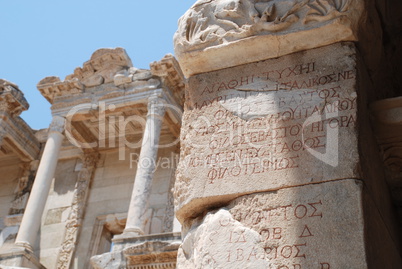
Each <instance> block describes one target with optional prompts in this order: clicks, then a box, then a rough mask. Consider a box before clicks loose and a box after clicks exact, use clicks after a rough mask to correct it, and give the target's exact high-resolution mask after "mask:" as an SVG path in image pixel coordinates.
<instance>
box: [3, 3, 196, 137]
mask: <svg viewBox="0 0 402 269" xmlns="http://www.w3.org/2000/svg"><path fill="white" fill-rule="evenodd" d="M194 2H195V0H173V1H172V0H170V1H168V0H153V1H139V0H131V1H128V0H126V1H124V0H113V1H111V0H110V1H104V0H97V1H95V0H79V1H78V0H69V1H57V0H52V1H50V0H39V1H28V0H26V1H20V0H8V1H6V0H4V1H0V10H1V13H2V14H1V16H0V27H1V39H0V78H3V79H6V80H9V81H12V82H14V83H16V84H17V85H18V86H19V87H20V89H21V90H22V91H23V92H24V94H25V98H26V99H27V100H28V102H29V104H30V108H29V110H28V111H25V112H23V114H22V118H23V119H24V120H25V121H27V122H28V124H29V125H30V126H31V127H32V128H34V129H41V128H47V127H48V125H49V123H50V120H51V114H50V104H49V103H48V102H47V101H46V100H45V98H44V97H42V95H41V94H40V93H39V91H38V90H37V89H36V84H37V83H38V82H39V81H40V80H41V79H43V78H44V77H47V76H58V77H60V78H61V79H62V80H63V79H64V78H65V76H66V75H68V74H71V73H73V71H74V69H75V68H76V67H78V66H82V64H83V63H84V62H85V61H87V60H89V58H90V57H91V55H92V53H93V52H94V51H95V50H97V49H99V48H113V47H123V48H125V49H126V51H127V53H128V55H129V56H130V58H131V60H132V62H133V64H134V66H135V67H139V68H149V63H151V62H153V61H156V60H160V59H161V58H162V57H163V56H164V55H165V54H167V53H173V41H172V39H173V34H174V32H175V31H176V29H177V20H178V19H179V18H180V16H181V15H183V14H184V12H185V11H186V10H187V9H188V8H189V7H190V6H191V5H192V4H193V3H194Z"/></svg>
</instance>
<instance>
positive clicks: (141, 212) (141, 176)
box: [124, 96, 165, 235]
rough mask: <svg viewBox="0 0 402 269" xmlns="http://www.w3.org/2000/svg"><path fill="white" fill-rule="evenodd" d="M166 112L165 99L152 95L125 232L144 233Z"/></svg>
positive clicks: (149, 101)
mask: <svg viewBox="0 0 402 269" xmlns="http://www.w3.org/2000/svg"><path fill="white" fill-rule="evenodd" d="M164 114H165V104H164V101H163V99H162V98H160V97H155V96H153V97H151V98H150V99H149V100H148V114H147V121H146V125H145V130H144V134H143V140H142V146H141V152H140V157H139V160H138V166H137V174H136V177H135V182H134V188H133V193H132V195H131V201H130V208H129V210H128V216H127V223H126V228H125V230H124V233H128V232H133V233H136V234H138V235H141V234H144V227H145V221H146V219H145V218H146V213H147V211H148V201H149V196H150V193H151V186H152V179H153V175H154V170H155V166H156V158H157V155H158V146H159V138H160V133H161V128H162V122H163V116H164Z"/></svg>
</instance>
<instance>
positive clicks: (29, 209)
mask: <svg viewBox="0 0 402 269" xmlns="http://www.w3.org/2000/svg"><path fill="white" fill-rule="evenodd" d="M64 124H65V119H64V118H63V117H59V116H55V117H53V120H52V123H51V124H50V127H49V136H48V139H47V141H46V145H45V149H44V151H43V155H42V158H41V161H40V164H39V168H38V171H37V173H36V177H35V182H34V184H33V187H32V191H31V194H30V196H29V199H28V204H27V206H26V208H25V213H24V216H23V218H22V222H21V226H20V229H19V232H18V235H17V238H16V241H15V243H16V244H17V245H21V246H24V247H26V248H27V249H30V250H33V249H32V246H33V245H34V244H35V240H36V236H37V234H38V231H39V227H40V224H41V218H42V214H43V210H44V208H45V204H46V200H47V197H48V193H49V190H50V185H51V183H52V179H53V177H54V173H55V170H56V166H57V161H58V156H59V152H60V147H61V144H62V142H63V139H64V135H63V132H64Z"/></svg>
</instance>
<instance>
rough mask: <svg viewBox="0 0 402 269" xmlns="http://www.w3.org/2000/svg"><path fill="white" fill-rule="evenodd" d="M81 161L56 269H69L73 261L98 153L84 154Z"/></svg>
mask: <svg viewBox="0 0 402 269" xmlns="http://www.w3.org/2000/svg"><path fill="white" fill-rule="evenodd" d="M82 159H83V165H82V168H81V171H80V173H79V175H78V179H77V183H76V185H75V189H74V196H73V202H72V205H71V211H70V214H69V216H68V219H67V221H66V230H65V232H64V239H63V243H62V244H61V248H60V252H59V256H58V259H57V268H58V269H68V268H70V264H71V261H72V260H73V255H74V250H75V246H76V244H77V239H78V235H79V232H80V227H81V225H82V220H83V217H84V212H85V206H86V202H87V198H88V190H89V185H90V183H91V180H92V177H93V174H94V172H95V169H96V163H97V161H98V159H99V153H98V152H90V153H85V154H84V156H83V158H82Z"/></svg>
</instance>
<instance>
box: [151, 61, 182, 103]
mask: <svg viewBox="0 0 402 269" xmlns="http://www.w3.org/2000/svg"><path fill="white" fill-rule="evenodd" d="M150 67H151V72H152V74H153V75H155V76H158V77H160V78H162V81H163V84H164V85H166V86H167V87H168V88H169V89H171V90H172V91H173V93H174V95H175V96H176V98H177V99H178V100H179V103H180V104H181V105H183V103H184V87H185V84H184V83H185V79H184V75H183V72H182V71H181V68H180V65H179V63H178V62H177V60H176V58H175V57H174V56H173V55H172V54H167V55H165V57H163V58H162V59H161V60H160V61H155V62H153V63H151V64H150Z"/></svg>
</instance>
